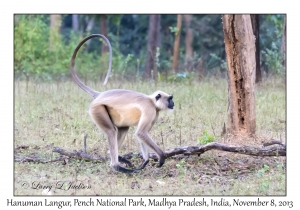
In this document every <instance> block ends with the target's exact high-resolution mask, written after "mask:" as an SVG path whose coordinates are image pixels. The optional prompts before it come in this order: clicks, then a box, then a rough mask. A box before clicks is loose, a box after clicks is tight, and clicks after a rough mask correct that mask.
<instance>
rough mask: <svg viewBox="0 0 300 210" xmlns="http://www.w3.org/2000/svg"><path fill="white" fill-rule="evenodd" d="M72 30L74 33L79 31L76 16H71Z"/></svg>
mask: <svg viewBox="0 0 300 210" xmlns="http://www.w3.org/2000/svg"><path fill="white" fill-rule="evenodd" d="M72 29H73V31H74V32H78V29H79V22H78V15H76V14H75V15H72Z"/></svg>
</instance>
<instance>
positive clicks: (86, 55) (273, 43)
mask: <svg viewBox="0 0 300 210" xmlns="http://www.w3.org/2000/svg"><path fill="white" fill-rule="evenodd" d="M91 18H94V21H95V22H94V26H93V28H92V29H91V31H87V29H86V28H87V24H88V21H89V20H91ZM99 20H100V19H99V15H83V14H82V15H79V16H78V22H79V31H78V32H76V33H74V32H73V30H72V16H71V15H63V16H62V24H61V30H60V33H57V32H50V27H49V23H50V20H49V15H15V26H14V72H15V78H24V77H25V78H29V77H30V78H35V79H42V80H52V79H63V78H66V77H69V76H70V73H69V66H70V60H71V56H72V54H73V51H74V49H75V47H76V46H77V44H78V43H79V42H80V40H82V39H83V37H85V36H87V35H89V34H92V33H99V28H100V24H99ZM176 21H177V18H176V15H175V14H165V15H162V16H161V33H160V37H159V40H160V43H159V57H158V59H157V62H156V65H157V66H159V68H158V71H159V72H158V74H159V78H161V79H164V77H165V76H166V75H168V74H170V69H171V63H172V55H173V43H174V38H175V34H174V32H172V30H170V28H171V29H174V27H176ZM148 22H149V15H144V14H132V15H130V14H126V15H107V26H108V38H109V40H110V42H111V44H112V47H113V71H112V76H122V78H132V76H138V75H141V74H142V71H143V69H144V65H145V60H146V55H147V52H146V50H147V40H148V37H147V36H148ZM283 23H284V22H283V15H261V25H260V34H261V35H260V43H261V50H262V59H261V62H262V65H264V66H266V68H265V70H268V72H269V73H270V72H271V73H274V74H278V73H280V74H282V73H284V72H285V69H284V68H283V66H282V62H281V61H282V55H281V54H280V46H281V44H282V43H281V37H282V31H283ZM190 27H191V28H192V29H193V37H194V38H193V51H194V58H193V68H194V71H196V70H197V65H198V63H199V61H200V60H201V59H202V61H203V68H204V70H205V72H204V73H205V74H206V75H207V74H215V73H216V72H218V71H219V70H222V69H223V70H224V69H225V68H226V66H227V65H226V62H225V49H224V38H223V31H222V19H221V15H192V22H191V26H190ZM50 33H54V36H56V39H55V40H56V41H55V43H53V47H51V48H50V46H49V36H50ZM55 33H56V34H55ZM52 35H53V34H52ZM185 35H186V27H185V24H184V23H183V25H182V31H181V41H180V58H179V74H185V73H186V71H185V69H184V59H185V43H184V40H185ZM101 45H102V41H101V40H100V41H99V40H97V39H92V40H91V41H90V43H89V44H87V45H86V46H85V47H82V49H81V50H80V52H79V54H78V55H77V60H76V70H77V71H78V72H79V74H81V75H80V76H81V78H85V79H95V78H97V79H99V80H101V79H102V78H103V75H104V74H105V73H106V70H107V66H106V65H103V64H106V63H107V64H108V55H103V56H102V55H101ZM154 56H155V55H154ZM128 58H130V59H128ZM101 75H102V77H101ZM169 76H170V75H169ZM172 77H174V76H172ZM175 77H176V76H175Z"/></svg>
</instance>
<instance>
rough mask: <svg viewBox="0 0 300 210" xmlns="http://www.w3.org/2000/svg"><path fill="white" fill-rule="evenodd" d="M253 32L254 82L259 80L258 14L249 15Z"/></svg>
mask: <svg viewBox="0 0 300 210" xmlns="http://www.w3.org/2000/svg"><path fill="white" fill-rule="evenodd" d="M250 16H251V24H252V30H253V34H254V36H255V49H256V50H255V60H256V80H255V82H256V83H259V82H261V79H262V78H261V69H260V45H259V15H250Z"/></svg>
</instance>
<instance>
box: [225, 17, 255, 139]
mask: <svg viewBox="0 0 300 210" xmlns="http://www.w3.org/2000/svg"><path fill="white" fill-rule="evenodd" d="M223 31H224V39H225V50H226V57H227V64H228V123H227V132H228V133H230V134H234V135H243V136H247V135H250V136H251V135H253V134H255V127H256V114H255V94H254V86H255V72H254V71H255V67H256V63H255V38H254V35H253V30H252V27H251V18H250V15H224V16H223Z"/></svg>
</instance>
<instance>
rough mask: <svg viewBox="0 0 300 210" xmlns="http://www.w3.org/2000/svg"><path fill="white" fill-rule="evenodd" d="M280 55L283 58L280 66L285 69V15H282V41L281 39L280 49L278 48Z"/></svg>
mask: <svg viewBox="0 0 300 210" xmlns="http://www.w3.org/2000/svg"><path fill="white" fill-rule="evenodd" d="M280 53H281V55H282V57H283V59H282V65H283V66H284V67H286V66H285V65H286V62H285V56H286V15H284V23H283V33H282V39H281V47H280Z"/></svg>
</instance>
